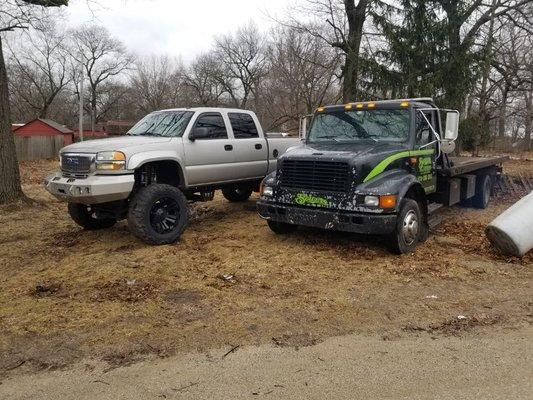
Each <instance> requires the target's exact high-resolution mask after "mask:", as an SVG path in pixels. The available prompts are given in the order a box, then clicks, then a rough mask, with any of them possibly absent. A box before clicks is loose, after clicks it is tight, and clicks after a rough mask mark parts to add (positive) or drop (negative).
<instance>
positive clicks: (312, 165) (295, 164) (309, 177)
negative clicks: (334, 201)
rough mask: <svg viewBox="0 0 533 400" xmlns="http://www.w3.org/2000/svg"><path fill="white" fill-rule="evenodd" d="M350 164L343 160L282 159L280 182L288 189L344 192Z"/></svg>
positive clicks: (348, 179) (348, 180) (346, 188)
mask: <svg viewBox="0 0 533 400" xmlns="http://www.w3.org/2000/svg"><path fill="white" fill-rule="evenodd" d="M349 182H350V166H349V165H348V164H347V163H344V162H335V161H311V160H309V161H308V160H284V161H283V162H282V163H281V173H280V184H281V186H283V187H285V188H288V189H307V190H318V191H326V192H346V191H347V190H348V189H349Z"/></svg>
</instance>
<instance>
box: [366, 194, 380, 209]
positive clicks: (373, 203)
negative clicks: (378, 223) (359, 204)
mask: <svg viewBox="0 0 533 400" xmlns="http://www.w3.org/2000/svg"><path fill="white" fill-rule="evenodd" d="M365 206H370V207H377V206H379V197H378V196H365Z"/></svg>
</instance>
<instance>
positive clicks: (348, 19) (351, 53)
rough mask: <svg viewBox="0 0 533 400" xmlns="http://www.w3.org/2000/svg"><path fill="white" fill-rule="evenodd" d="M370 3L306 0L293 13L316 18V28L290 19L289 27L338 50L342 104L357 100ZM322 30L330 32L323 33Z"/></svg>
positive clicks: (361, 1)
mask: <svg viewBox="0 0 533 400" xmlns="http://www.w3.org/2000/svg"><path fill="white" fill-rule="evenodd" d="M373 3H382V2H381V1H377V0H374V1H372V0H358V1H356V0H306V2H305V4H304V5H303V6H302V7H297V8H296V9H295V12H297V13H298V14H299V15H305V16H306V18H307V17H308V16H309V15H312V16H314V17H315V19H316V22H319V24H309V23H308V21H305V22H301V21H300V19H299V17H298V18H295V17H294V16H291V17H290V21H289V25H290V26H293V27H295V28H297V29H300V30H302V31H304V32H307V33H309V34H311V35H313V36H316V37H318V38H321V39H322V40H324V41H325V42H326V43H328V44H329V45H330V46H332V47H334V48H337V49H339V50H340V51H341V52H342V54H343V56H344V65H343V67H342V82H343V90H342V93H343V96H342V97H343V100H344V101H345V102H347V101H350V100H355V99H357V98H359V92H358V91H359V89H358V80H359V78H360V69H361V45H362V42H363V37H364V34H365V32H364V28H365V24H366V22H367V18H368V15H369V11H370V7H371V5H372V4H373ZM324 26H326V27H327V28H329V29H328V30H325V29H324Z"/></svg>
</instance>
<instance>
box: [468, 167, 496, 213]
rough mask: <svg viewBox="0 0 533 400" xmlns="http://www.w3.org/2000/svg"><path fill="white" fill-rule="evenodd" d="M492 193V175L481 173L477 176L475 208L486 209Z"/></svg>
mask: <svg viewBox="0 0 533 400" xmlns="http://www.w3.org/2000/svg"><path fill="white" fill-rule="evenodd" d="M491 193H492V179H491V177H490V175H479V176H478V177H477V178H476V194H475V195H474V197H472V205H473V206H474V207H475V208H481V209H485V208H487V207H488V206H489V202H490V196H491Z"/></svg>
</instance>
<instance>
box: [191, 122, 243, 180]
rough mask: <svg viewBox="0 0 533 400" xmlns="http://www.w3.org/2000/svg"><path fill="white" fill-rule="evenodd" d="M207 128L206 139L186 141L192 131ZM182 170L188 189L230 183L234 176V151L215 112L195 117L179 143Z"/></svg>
mask: <svg viewBox="0 0 533 400" xmlns="http://www.w3.org/2000/svg"><path fill="white" fill-rule="evenodd" d="M196 127H199V128H207V129H208V130H209V134H208V135H207V136H206V137H203V138H201V139H200V138H199V139H195V140H190V139H189V135H190V133H191V132H192V131H193V130H194V129H195V128H196ZM183 147H184V151H185V169H186V173H187V182H188V185H189V186H195V185H207V184H211V183H217V182H224V181H230V180H232V179H233V176H234V175H235V172H234V169H235V156H234V154H235V149H234V146H233V140H232V139H231V138H230V136H229V135H228V127H227V125H226V121H225V120H224V117H223V116H222V114H221V113H219V112H205V113H202V114H200V115H198V116H197V118H196V121H195V122H194V123H193V125H192V128H191V130H190V131H189V133H188V134H187V137H186V138H184V140H183Z"/></svg>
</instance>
